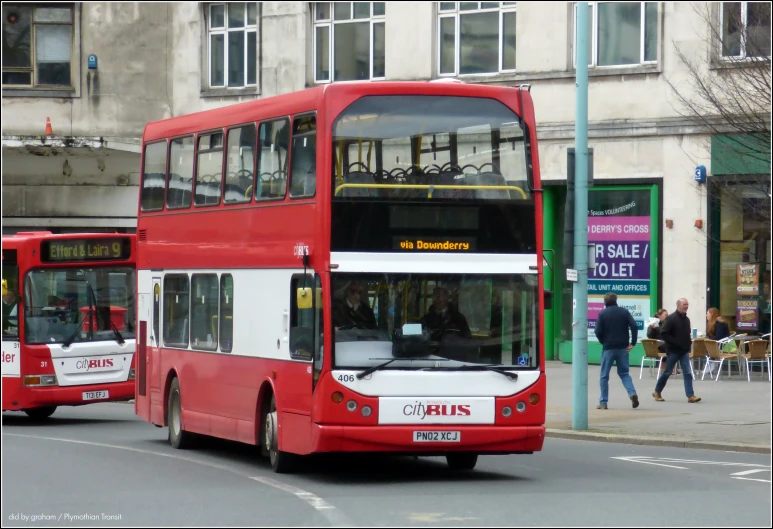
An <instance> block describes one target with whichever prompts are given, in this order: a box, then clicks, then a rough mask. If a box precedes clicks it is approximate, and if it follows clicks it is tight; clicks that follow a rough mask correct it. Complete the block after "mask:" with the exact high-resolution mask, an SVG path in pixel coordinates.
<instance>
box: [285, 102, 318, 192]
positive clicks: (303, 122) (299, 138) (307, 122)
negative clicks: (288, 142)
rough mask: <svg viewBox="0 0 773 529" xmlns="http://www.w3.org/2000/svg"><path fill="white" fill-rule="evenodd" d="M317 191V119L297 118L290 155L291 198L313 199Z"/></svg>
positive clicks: (313, 117)
mask: <svg viewBox="0 0 773 529" xmlns="http://www.w3.org/2000/svg"><path fill="white" fill-rule="evenodd" d="M316 190H317V117H316V116H314V115H311V116H308V115H307V116H295V118H294V119H293V148H292V151H291V153H290V197H291V198H311V197H313V196H314V194H315V193H316Z"/></svg>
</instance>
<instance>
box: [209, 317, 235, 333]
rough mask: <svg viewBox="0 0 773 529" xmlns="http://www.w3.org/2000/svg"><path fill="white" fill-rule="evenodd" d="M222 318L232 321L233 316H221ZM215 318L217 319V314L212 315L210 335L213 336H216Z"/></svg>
mask: <svg viewBox="0 0 773 529" xmlns="http://www.w3.org/2000/svg"><path fill="white" fill-rule="evenodd" d="M223 318H225V319H226V320H231V321H233V319H234V318H233V316H223ZM216 319H217V314H215V315H214V316H212V336H215V337H216V336H217V324H216V323H215V320H216Z"/></svg>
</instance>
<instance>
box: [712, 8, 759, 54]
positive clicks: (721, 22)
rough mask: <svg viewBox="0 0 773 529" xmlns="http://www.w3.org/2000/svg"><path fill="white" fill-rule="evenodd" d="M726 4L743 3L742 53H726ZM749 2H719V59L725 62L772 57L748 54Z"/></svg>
mask: <svg viewBox="0 0 773 529" xmlns="http://www.w3.org/2000/svg"><path fill="white" fill-rule="evenodd" d="M725 4H741V24H742V27H741V54H740V55H725V42H724V39H725V9H724V6H725ZM748 13H749V2H719V39H718V40H719V53H718V55H719V60H720V61H722V62H723V63H728V62H739V61H743V62H749V61H765V60H769V59H770V58H771V55H768V56H767V57H763V56H752V57H749V56H748V55H747V50H746V37H747V34H748V31H749V30H748V27H749V20H748Z"/></svg>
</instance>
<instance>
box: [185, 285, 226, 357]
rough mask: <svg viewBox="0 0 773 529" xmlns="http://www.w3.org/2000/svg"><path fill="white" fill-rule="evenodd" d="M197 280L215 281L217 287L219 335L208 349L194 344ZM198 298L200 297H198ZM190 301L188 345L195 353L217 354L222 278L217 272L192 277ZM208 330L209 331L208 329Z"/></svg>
mask: <svg viewBox="0 0 773 529" xmlns="http://www.w3.org/2000/svg"><path fill="white" fill-rule="evenodd" d="M195 278H199V279H200V280H205V279H210V280H211V279H212V278H214V279H215V283H216V285H217V296H216V298H217V310H216V311H215V312H216V313H217V318H218V326H217V333H218V335H217V336H216V337H215V340H213V344H214V346H213V347H206V346H203V345H201V343H198V344H195V343H194V337H193V332H192V331H193V280H194V279H195ZM197 298H198V297H197ZM188 300H189V303H190V308H189V309H188V343H189V344H190V348H191V350H193V351H203V352H206V353H216V352H218V350H219V348H220V277H219V275H218V274H217V273H216V272H200V273H194V274H191V275H190V280H189V285H188ZM206 330H209V328H207V329H206Z"/></svg>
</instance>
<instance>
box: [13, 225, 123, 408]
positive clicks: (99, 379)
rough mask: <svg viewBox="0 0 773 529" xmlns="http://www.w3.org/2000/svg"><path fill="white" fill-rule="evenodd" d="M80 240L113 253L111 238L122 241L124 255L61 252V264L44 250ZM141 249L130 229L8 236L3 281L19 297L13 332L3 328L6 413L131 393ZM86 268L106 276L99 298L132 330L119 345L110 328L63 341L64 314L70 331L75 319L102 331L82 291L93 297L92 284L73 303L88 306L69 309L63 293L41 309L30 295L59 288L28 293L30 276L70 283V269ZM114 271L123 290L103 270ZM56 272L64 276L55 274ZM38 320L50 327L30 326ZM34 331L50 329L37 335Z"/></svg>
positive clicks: (83, 271) (116, 321) (117, 322)
mask: <svg viewBox="0 0 773 529" xmlns="http://www.w3.org/2000/svg"><path fill="white" fill-rule="evenodd" d="M82 241H88V244H87V245H86V244H84V245H81V247H80V249H83V248H86V249H87V251H92V252H93V253H94V254H96V253H97V252H98V251H100V250H103V251H105V252H109V248H110V245H113V244H117V245H119V246H117V247H116V249H117V250H118V252H122V254H121V255H120V256H119V257H120V258H117V259H113V258H110V256H108V257H107V258H105V257H99V258H98V260H91V261H87V260H85V259H79V258H77V257H72V256H71V255H66V256H65V254H62V256H64V258H63V259H62V260H61V261H58V262H55V259H54V260H51V259H47V258H46V257H45V256H44V248H51V250H50V252H51V253H52V254H53V253H54V252H55V251H56V250H54V249H53V246H51V245H56V246H57V247H61V248H65V250H67V249H72V248H73V246H74V245H76V243H80V242H82ZM136 253H137V245H136V235H130V234H100V233H82V234H66V235H52V234H51V232H24V233H18V234H16V235H11V236H3V269H4V270H3V281H4V283H5V282H9V286H8V288H9V290H10V291H11V296H16V300H15V302H17V307H16V318H17V319H14V325H13V326H12V327H11V329H12V331H11V332H6V325H5V321H4V326H3V330H4V332H3V411H6V410H8V411H19V410H22V411H25V412H27V413H28V414H29V415H30V416H33V417H41V418H42V417H47V416H49V415H50V414H51V413H53V411H54V410H55V409H56V407H57V406H80V405H84V404H90V403H93V402H106V401H127V400H131V399H133V398H134V385H135V381H134V362H135V360H134V349H135V340H134V338H133V334H127V333H130V332H131V329H132V328H133V325H134V318H133V314H132V316H131V317H130V316H129V309H130V308H132V310H133V305H134V291H133V290H134V284H133V283H134V281H135V279H134V274H135V257H136ZM113 272H115V273H113ZM89 273H91V274H97V275H99V274H102V275H101V276H99V277H100V278H101V280H102V283H101V286H102V288H100V286H99V285H97V289H96V291H97V293H96V294H95V298H94V299H97V298H96V296H99V298H101V299H103V302H104V303H105V304H106V305H108V306H109V311H110V318H111V321H112V325H113V326H115V328H116V329H117V330H118V332H121V331H123V333H124V334H127V336H126V338H125V339H124V343H123V344H122V345H120V344H119V343H117V340H116V339H115V338H114V337H113V335H112V332H110V333H108V334H110V337H109V338H103V339H100V338H93V339H92V340H91V341H89V342H84V341H81V340H78V339H77V338H75V339H74V341H73V343H72V344H71V345H69V347H64V346H63V344H62V342H63V339H62V338H63V336H64V335H63V334H61V333H60V332H58V331H56V330H54V327H55V326H56V325H59V326H63V325H64V323H63V320H60V318H63V319H64V318H67V317H71V318H72V321H71V322H69V323H70V326H69V327H62V328H63V329H64V328H66V329H67V332H68V333H69V332H70V331H71V327H73V326H74V325H75V324H76V322H78V321H80V322H82V323H81V326H80V332H82V333H84V335H86V336H88V334H89V333H90V331H91V330H92V328H93V329H94V330H95V331H96V330H97V329H98V318H97V316H96V314H95V313H94V312H93V311H90V310H89V301H88V300H89V299H90V298H88V297H85V296H86V295H88V291H87V290H83V291H82V295H83V296H84V297H82V298H81V299H76V300H75V301H76V305H79V304H80V303H83V299H85V300H86V301H85V305H83V306H75V305H72V304H70V305H69V308H65V307H66V306H68V305H67V301H66V300H65V299H64V298H63V299H60V300H59V302H60V304H57V305H55V304H54V303H53V302H52V300H50V299H48V300H46V301H47V302H50V303H46V304H50V305H52V306H50V307H42V306H40V303H38V306H34V303H35V302H33V301H32V300H31V299H30V297H33V298H35V297H38V298H40V299H42V298H43V297H48V296H46V294H49V295H50V294H52V293H56V292H57V290H56V289H55V288H54V289H53V290H51V291H46V292H35V294H33V295H30V292H34V291H35V287H32V288H31V287H30V278H31V274H37V275H38V276H39V277H41V278H43V279H42V280H41V281H40V282H39V283H40V285H43V284H46V285H53V284H55V281H56V280H57V279H56V278H60V279H59V280H60V281H61V282H62V285H64V283H65V282H69V283H73V282H74V281H76V279H72V278H71V279H69V280H65V279H63V278H64V277H65V276H67V275H68V274H69V275H71V276H72V277H75V276H76V275H79V276H83V277H88V275H89ZM111 273H113V275H117V276H118V277H119V278H123V279H124V281H125V282H126V283H127V285H129V288H126V289H125V290H124V291H123V292H122V293H120V295H119V294H116V292H117V291H118V290H120V287H121V285H118V286H117V287H116V284H115V281H114V280H113V282H112V283H111V282H110V279H109V278H108V276H107V275H105V274H108V275H109V274H111ZM55 274H59V275H58V276H56V278H55V277H54V276H55ZM62 274H64V275H62ZM49 276H50V277H49ZM25 281H26V285H27V290H26V292H25V291H24V288H25V287H24V285H25ZM77 281H82V279H77ZM62 285H60V289H61V288H62ZM4 286H5V285H4ZM4 290H5V289H4ZM76 298H77V292H76ZM119 298H120V299H119ZM4 301H5V300H4ZM71 301H72V300H71ZM119 304H123V305H125V306H118V305H119ZM89 313H91V320H89ZM41 314H45V316H42V315H41ZM67 314H69V316H66V315H67ZM4 319H5V314H4ZM41 319H44V320H46V324H47V325H48V327H47V328H46V329H43V328H42V327H41V328H38V327H36V328H35V329H32V328H30V325H31V322H32V323H37V321H34V322H33V320H41ZM104 325H105V326H107V325H108V324H104ZM14 327H16V329H14ZM127 327H128V328H127ZM37 333H44V334H45V333H47V334H45V336H44V334H41V335H40V337H36V336H38V334H37ZM49 335H50V336H49ZM41 338H45V339H41ZM105 395H107V396H105Z"/></svg>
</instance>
